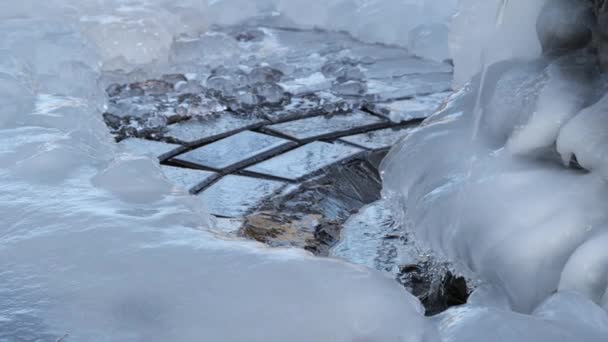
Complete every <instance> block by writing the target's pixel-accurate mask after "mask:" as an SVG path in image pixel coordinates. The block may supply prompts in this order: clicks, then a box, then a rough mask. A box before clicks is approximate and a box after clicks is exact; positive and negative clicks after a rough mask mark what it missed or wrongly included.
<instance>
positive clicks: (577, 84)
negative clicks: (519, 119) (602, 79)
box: [507, 56, 599, 154]
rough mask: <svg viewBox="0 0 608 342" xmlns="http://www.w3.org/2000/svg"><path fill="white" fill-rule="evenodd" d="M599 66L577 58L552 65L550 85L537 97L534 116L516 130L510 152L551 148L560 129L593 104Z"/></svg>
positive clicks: (524, 152)
mask: <svg viewBox="0 0 608 342" xmlns="http://www.w3.org/2000/svg"><path fill="white" fill-rule="evenodd" d="M596 63H597V61H596V60H595V59H594V58H591V57H586V56H574V57H565V58H561V59H559V60H557V61H556V62H553V63H552V64H551V65H549V67H547V69H546V74H547V76H546V77H548V80H547V81H546V82H547V85H546V86H545V87H544V88H543V89H542V91H541V92H540V93H539V95H538V100H537V103H536V108H535V110H534V112H533V113H532V115H531V117H530V119H529V120H528V122H527V123H525V124H523V125H521V127H519V128H517V130H516V132H515V133H514V134H513V135H512V136H511V138H510V139H509V141H508V143H507V148H508V149H509V150H510V151H511V152H513V153H519V154H526V153H528V154H529V153H534V152H536V151H538V150H540V149H548V148H552V147H553V145H554V144H555V141H556V140H557V136H558V134H559V131H560V129H561V127H562V126H563V125H564V124H566V122H568V120H570V119H571V118H572V117H574V116H575V115H576V114H577V113H578V112H579V111H580V110H581V109H583V108H584V107H585V106H586V105H588V104H589V102H590V101H592V98H593V96H594V92H595V91H594V88H595V87H599V83H598V78H597V74H598V70H597V65H596ZM577 136H583V135H577ZM579 139H580V138H579Z"/></svg>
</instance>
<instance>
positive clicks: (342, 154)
mask: <svg viewBox="0 0 608 342" xmlns="http://www.w3.org/2000/svg"><path fill="white" fill-rule="evenodd" d="M361 153H362V150H361V149H359V148H357V147H353V146H348V145H344V144H340V143H335V144H330V143H325V142H320V141H316V142H313V143H310V144H308V145H305V146H302V147H299V148H297V149H295V150H292V151H289V152H287V153H284V154H282V155H279V156H277V157H274V158H272V159H269V160H266V161H264V162H261V163H259V164H256V165H254V166H251V167H249V168H247V169H246V171H248V172H252V173H255V174H261V175H267V176H272V177H276V178H280V179H285V180H289V181H299V180H302V179H304V178H306V177H310V176H312V175H315V174H317V173H318V172H319V171H321V170H323V169H325V168H327V167H330V166H331V165H333V164H336V163H340V162H344V161H347V160H350V159H352V158H355V157H357V156H358V155H360V154H361Z"/></svg>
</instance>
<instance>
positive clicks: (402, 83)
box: [367, 73, 452, 102]
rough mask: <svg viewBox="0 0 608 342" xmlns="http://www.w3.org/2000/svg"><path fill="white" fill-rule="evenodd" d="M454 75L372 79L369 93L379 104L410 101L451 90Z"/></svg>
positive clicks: (434, 74) (421, 75) (368, 83)
mask: <svg viewBox="0 0 608 342" xmlns="http://www.w3.org/2000/svg"><path fill="white" fill-rule="evenodd" d="M451 82H452V74H450V73H430V74H420V75H407V76H403V77H397V78H392V77H391V78H384V79H372V80H369V81H368V82H367V85H368V90H367V93H368V94H369V95H372V96H373V97H374V98H375V99H376V100H377V101H379V102H388V101H392V100H402V99H408V98H411V97H414V96H417V95H428V94H432V93H440V92H446V91H448V90H451Z"/></svg>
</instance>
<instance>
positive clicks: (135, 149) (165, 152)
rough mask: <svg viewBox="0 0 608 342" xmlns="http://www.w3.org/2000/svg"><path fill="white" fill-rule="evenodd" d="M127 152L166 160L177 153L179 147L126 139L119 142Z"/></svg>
mask: <svg viewBox="0 0 608 342" xmlns="http://www.w3.org/2000/svg"><path fill="white" fill-rule="evenodd" d="M120 145H122V146H124V147H125V149H127V150H128V151H129V152H132V153H134V154H139V155H150V156H154V157H157V158H158V159H160V160H166V159H169V158H171V157H172V156H173V155H175V154H177V153H179V149H180V148H181V146H180V145H176V144H167V143H164V142H160V141H153V140H144V139H138V138H128V139H125V140H123V141H121V142H120Z"/></svg>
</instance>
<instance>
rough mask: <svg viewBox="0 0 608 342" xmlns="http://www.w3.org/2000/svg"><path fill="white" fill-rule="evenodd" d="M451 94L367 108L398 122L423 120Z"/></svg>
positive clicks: (379, 104) (398, 101)
mask: <svg viewBox="0 0 608 342" xmlns="http://www.w3.org/2000/svg"><path fill="white" fill-rule="evenodd" d="M449 94H450V93H447V92H445V93H437V94H432V95H428V96H417V97H414V98H412V99H405V100H397V101H393V102H388V103H376V104H371V105H369V106H367V109H369V110H370V111H372V112H373V113H374V114H377V115H382V116H384V117H385V118H387V119H389V120H391V121H392V122H396V123H399V122H407V121H412V120H421V119H426V118H427V117H429V116H430V115H431V114H433V113H434V112H435V111H437V109H438V108H439V107H441V105H442V104H443V103H444V101H445V99H446V98H447V97H448V96H449Z"/></svg>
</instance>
